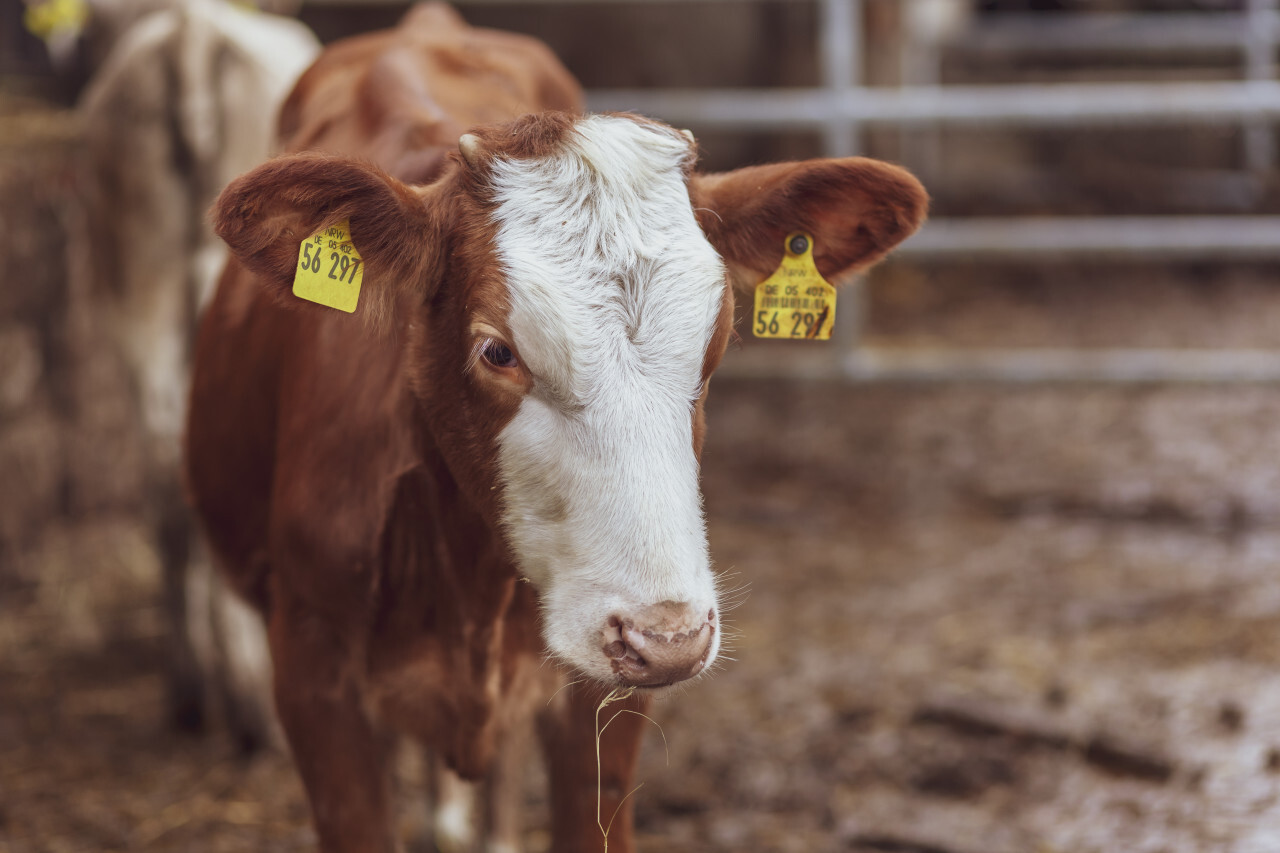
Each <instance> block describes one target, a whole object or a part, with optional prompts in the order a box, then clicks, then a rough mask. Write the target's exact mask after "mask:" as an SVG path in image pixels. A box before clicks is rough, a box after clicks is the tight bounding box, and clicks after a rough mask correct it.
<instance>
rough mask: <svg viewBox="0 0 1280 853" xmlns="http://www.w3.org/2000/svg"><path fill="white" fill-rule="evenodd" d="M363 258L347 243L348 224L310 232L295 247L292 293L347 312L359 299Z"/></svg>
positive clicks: (349, 230) (349, 238)
mask: <svg viewBox="0 0 1280 853" xmlns="http://www.w3.org/2000/svg"><path fill="white" fill-rule="evenodd" d="M362 281H364V260H363V259H362V258H361V257H360V253H359V252H357V251H356V247H355V246H354V245H353V244H352V242H351V223H350V222H349V221H345V220H344V221H342V222H339V223H338V224H337V225H332V226H330V227H328V228H326V229H324V230H323V231H321V232H319V233H317V234H312V235H311V236H310V237H308V238H307V239H305V240H303V241H302V245H301V246H300V247H299V248H298V269H297V272H295V273H294V276H293V295H294V296H298V297H301V298H302V299H306V300H308V301H311V302H319V303H320V304H321V305H328V306H329V307H330V308H337V309H338V310H339V311H346V312H347V313H348V314H350V313H352V312H353V311H355V310H356V303H357V302H358V301H360V283H361V282H362Z"/></svg>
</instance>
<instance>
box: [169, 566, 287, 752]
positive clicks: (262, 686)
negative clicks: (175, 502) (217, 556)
mask: <svg viewBox="0 0 1280 853" xmlns="http://www.w3.org/2000/svg"><path fill="white" fill-rule="evenodd" d="M191 573H192V575H193V576H194V575H203V576H205V577H207V578H208V585H209V593H208V607H209V612H208V618H209V622H210V627H211V629H212V635H213V644H214V647H215V649H216V652H215V653H214V655H213V658H214V661H215V662H214V663H213V664H212V665H211V664H210V663H207V662H206V663H205V664H204V668H205V672H206V674H207V675H208V677H209V678H210V679H211V680H213V681H214V682H216V684H215V686H214V689H215V691H216V692H217V694H218V696H219V699H220V700H221V704H222V712H223V717H224V719H225V721H226V724H227V728H228V729H230V730H231V735H232V737H233V738H235V741H236V743H237V744H238V745H239V746H240V748H241V750H243V751H244V752H245V753H246V754H248V753H253V752H256V751H257V750H258V749H260V748H263V747H270V748H273V749H282V748H283V746H284V739H283V736H282V734H281V732H280V729H279V726H278V725H277V724H276V715H275V710H274V709H273V707H272V702H271V683H272V679H271V653H270V651H269V649H268V647H267V634H266V627H265V626H264V625H263V623H262V616H261V615H260V614H259V613H258V612H257V611H256V610H255V609H254V608H253V607H251V606H250V605H249V604H248V603H246V602H245V601H243V600H241V599H240V598H239V597H238V596H237V595H236V593H235V592H234V591H233V590H232V589H231V587H230V585H228V584H227V582H226V581H225V580H223V578H222V576H221V575H219V574H217V573H216V572H215V571H214V570H213V566H212V564H211V562H210V560H209V559H208V555H207V553H206V550H205V549H203V548H201V549H199V557H198V558H193V560H192V566H191ZM197 648H198V647H197Z"/></svg>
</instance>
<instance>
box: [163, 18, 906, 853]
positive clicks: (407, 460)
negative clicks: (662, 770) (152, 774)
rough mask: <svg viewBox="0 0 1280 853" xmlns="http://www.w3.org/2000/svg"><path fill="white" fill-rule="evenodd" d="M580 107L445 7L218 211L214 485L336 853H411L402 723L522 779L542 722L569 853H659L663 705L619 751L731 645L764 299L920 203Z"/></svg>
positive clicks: (200, 452) (346, 49) (838, 260)
mask: <svg viewBox="0 0 1280 853" xmlns="http://www.w3.org/2000/svg"><path fill="white" fill-rule="evenodd" d="M579 104H580V95H579V91H578V88H577V85H576V84H575V83H574V81H573V80H572V79H571V78H570V77H569V75H568V73H567V72H566V71H565V70H564V69H563V68H561V67H560V65H559V64H558V63H557V62H556V61H555V59H554V58H553V57H552V56H551V55H550V54H549V52H548V51H547V50H546V49H545V48H544V47H543V46H542V45H540V44H539V43H537V42H534V41H531V40H529V39H527V38H523V37H517V36H512V35H508V34H503V33H496V32H491V31H485V30H475V29H471V28H468V27H466V26H465V25H464V24H463V23H462V22H461V20H460V19H458V18H457V17H456V16H455V15H454V14H453V13H452V12H451V11H450V10H448V9H446V8H444V7H439V6H428V7H421V8H419V9H418V10H416V11H415V12H413V13H411V14H410V16H409V17H408V18H407V19H406V20H405V21H404V23H403V24H402V25H401V26H400V27H399V28H398V29H396V30H394V31H390V32H387V33H381V34H375V35H370V36H363V37H358V38H354V39H350V40H347V41H344V42H341V43H338V44H335V45H333V46H332V47H330V48H329V49H328V50H327V51H326V52H325V53H324V54H322V55H321V57H320V59H319V60H318V61H317V63H316V64H315V65H314V66H312V68H311V69H310V70H309V71H308V72H307V73H306V74H304V75H303V77H302V78H301V80H300V81H299V83H298V86H297V88H296V89H295V91H294V93H293V94H292V95H291V96H290V98H289V100H288V102H287V103H286V104H285V106H284V108H283V110H282V117H281V128H282V132H283V135H284V142H285V144H286V148H287V149H288V150H289V151H291V152H296V153H293V154H291V155H290V156H287V157H282V158H279V159H277V160H274V161H271V162H269V163H267V164H265V165H264V166H262V167H261V168H259V169H256V170H254V171H253V172H251V173H250V174H248V175H247V176H244V177H242V178H240V179H238V180H236V181H235V182H233V184H232V185H231V186H230V187H228V189H227V190H226V191H225V192H224V193H223V195H222V197H221V198H220V199H219V201H218V204H217V206H216V220H217V227H218V233H219V234H220V235H221V236H222V237H223V238H224V239H225V240H226V241H227V242H228V244H229V245H230V246H231V248H232V251H233V253H234V255H235V260H234V261H233V262H232V263H231V264H230V265H229V267H228V269H227V272H226V274H225V275H224V277H223V279H222V282H221V285H220V287H219V290H218V293H217V295H216V296H215V299H214V301H213V303H212V304H211V305H210V308H209V310H208V311H207V313H206V315H205V318H204V320H203V322H202V325H201V331H200V336H199V339H198V342H197V359H196V369H195V374H194V377H193V388H192V406H191V411H190V416H189V418H190V419H189V426H188V452H189V455H188V472H189V478H190V484H191V487H192V492H193V495H194V499H195V502H196V505H197V508H198V510H199V512H200V514H201V516H202V517H203V519H204V522H205V525H206V527H207V529H208V532H209V534H210V540H211V543H212V546H213V548H214V550H215V553H216V556H217V558H218V561H219V563H220V564H221V566H222V567H223V568H224V569H225V570H226V571H227V574H228V577H229V578H230V580H231V582H232V583H233V584H234V585H235V586H236V588H237V589H238V590H239V591H240V592H241V593H242V594H243V595H245V596H246V597H247V598H248V599H249V600H250V601H251V602H253V604H254V605H255V606H256V607H257V608H258V609H259V610H260V611H261V612H262V613H263V615H264V616H265V617H266V619H267V622H268V624H269V637H270V643H271V650H272V657H273V660H274V663H275V667H276V673H275V697H276V703H277V708H278V711H279V713H280V716H281V720H282V722H283V724H284V727H285V730H286V733H287V734H288V737H289V740H290V743H291V746H292V748H293V752H294V756H295V759H296V762H297V765H298V768H299V771H300V773H301V775H302V777H303V780H304V782H305V784H306V787H307V791H308V794H309V797H310V799H311V804H312V810H313V816H314V819H315V823H316V826H317V829H318V832H319V835H320V840H321V846H322V848H324V849H326V850H389V849H393V848H394V847H395V842H394V838H393V835H392V833H391V830H390V828H389V817H390V814H389V800H390V792H389V788H388V785H389V782H388V775H387V772H386V761H385V757H384V753H383V750H382V748H381V744H383V743H384V742H385V741H384V739H385V736H386V734H387V733H388V732H392V731H398V732H403V733H407V734H410V735H412V736H414V737H416V738H418V739H420V740H422V741H423V742H425V743H427V744H428V745H430V746H432V747H434V748H435V749H437V750H439V752H440V753H441V754H442V756H443V757H444V759H445V761H446V762H447V763H448V765H449V766H450V767H451V768H453V769H454V770H456V771H457V772H458V773H460V774H461V775H462V776H464V777H465V778H470V779H479V778H483V777H485V776H486V775H487V774H488V775H489V776H490V777H491V779H492V781H494V782H495V783H496V786H497V787H499V788H501V787H502V786H503V785H504V784H506V783H507V782H508V781H509V779H510V776H511V772H512V768H510V767H508V766H506V765H505V762H503V761H501V760H500V759H501V758H502V757H504V756H506V755H507V754H508V752H507V750H506V749H504V747H505V746H508V745H509V743H510V740H509V739H510V733H511V732H513V731H517V730H518V729H519V727H520V724H521V721H522V720H526V719H528V718H529V717H530V716H532V715H533V714H534V713H535V712H538V711H539V709H544V710H542V712H541V714H540V717H541V723H540V729H541V735H542V739H543V743H544V746H545V748H546V754H547V758H548V762H549V766H550V780H551V788H552V811H553V818H552V819H553V847H554V849H556V850H557V851H577V850H598V849H600V848H601V846H602V839H601V829H602V828H603V826H602V824H606V823H610V822H611V821H610V816H611V815H615V814H616V815H617V819H616V822H612V840H613V841H614V849H615V850H629V849H631V817H630V809H629V805H628V804H627V802H626V797H627V795H628V793H629V792H630V790H631V785H630V776H631V768H632V766H633V764H634V761H635V755H636V749H637V745H638V740H639V734H640V731H641V726H642V721H641V720H640V719H639V718H638V717H636V716H628V717H620V718H617V719H616V722H614V723H613V724H612V725H611V727H610V728H609V731H608V733H607V734H606V735H605V736H604V737H603V739H602V741H601V743H600V744H599V745H597V739H596V726H597V721H596V716H597V713H598V707H599V706H600V703H601V701H602V696H603V695H604V693H605V691H607V690H609V689H610V688H613V689H619V690H622V691H623V693H624V695H626V696H629V697H630V698H628V699H626V700H625V704H624V708H625V709H628V710H639V709H642V708H644V707H645V705H646V704H647V698H646V694H645V693H644V689H647V688H656V687H663V686H666V685H669V684H672V683H676V682H679V681H682V680H685V679H687V678H690V677H692V676H694V675H697V674H699V673H700V672H702V671H704V670H705V668H707V667H709V666H711V665H712V664H713V663H714V661H715V658H716V655H717V650H718V647H719V643H720V638H721V634H722V628H721V623H720V615H721V614H720V603H719V596H718V592H717V584H716V580H715V577H714V574H713V572H712V570H711V565H710V560H709V556H708V552H707V542H706V534H705V529H704V523H703V518H702V511H701V496H700V493H699V488H698V462H697V459H698V454H699V453H700V452H701V448H702V441H703V435H704V423H703V416H702V406H703V401H704V400H705V398H706V393H707V389H708V380H709V378H710V375H711V373H712V372H713V371H714V369H715V368H716V366H717V365H718V363H719V361H720V357H721V355H722V354H723V352H724V349H725V346H726V344H727V343H728V340H729V338H730V334H731V331H732V329H731V325H732V317H733V304H734V297H733V290H734V289H735V288H736V289H738V290H740V291H741V292H744V293H749V292H750V291H751V290H752V289H753V288H754V286H755V285H756V284H757V283H758V282H759V281H761V280H763V279H764V278H765V277H766V276H767V275H768V274H769V273H770V272H772V271H773V269H775V268H776V267H777V266H778V263H779V261H780V260H781V258H782V257H783V247H784V243H785V242H786V239H787V236H788V235H789V234H790V233H791V232H794V231H797V230H800V231H805V232H807V233H809V234H811V235H812V237H813V240H814V244H813V245H814V257H815V260H816V263H817V266H818V268H819V269H820V270H821V271H822V272H823V273H824V274H825V275H826V276H827V277H829V278H830V277H835V276H839V275H841V274H844V273H847V272H849V271H851V270H853V269H856V268H860V267H864V266H866V265H868V264H870V263H872V262H874V261H875V260H878V259H879V258H880V257H882V256H883V255H884V254H885V253H886V252H888V251H889V250H890V249H891V248H892V247H893V246H894V245H895V244H897V243H898V242H899V241H900V240H902V239H903V238H905V237H906V236H907V235H909V234H910V233H911V232H912V231H914V230H915V228H916V227H917V226H918V224H919V223H920V221H921V219H922V217H923V215H924V208H925V195H924V192H923V190H922V189H921V187H920V186H919V184H918V183H917V182H916V181H915V180H914V179H913V178H912V177H911V176H910V175H908V174H907V173H906V172H904V171H903V170H901V169H898V168H896V167H892V166H888V165H885V164H882V163H877V162H874V161H870V160H865V159H856V158H854V159H846V160H826V161H809V162H804V163H791V164H781V165H776V166H763V167H756V168H751V169H744V170H740V171H738V172H733V173H727V174H719V175H697V174H695V173H694V172H693V165H694V160H695V159H696V151H695V149H694V146H693V143H692V139H691V138H690V137H689V136H687V135H685V134H681V133H680V132H678V131H675V130H672V129H671V128H669V127H666V126H664V125H661V124H658V123H655V122H651V121H647V120H644V119H640V118H636V117H631V116H583V115H581V113H580V111H579V109H578V107H579ZM477 125H479V127H476V126H477ZM466 128H473V129H472V130H471V132H468V133H466V134H463V135H461V136H460V134H461V133H462V131H463V130H464V129H466ZM353 155H354V156H353ZM343 223H349V228H350V236H349V237H347V235H346V232H345V230H342V231H332V232H330V231H328V229H330V228H334V227H335V226H339V225H342V228H344V229H345V227H347V226H346V225H343ZM326 232H327V236H325V235H326ZM314 235H322V236H321V238H320V241H319V245H321V246H322V247H323V250H322V253H321V258H322V261H323V263H324V264H325V265H326V266H325V267H324V268H325V269H329V271H330V277H331V278H332V277H334V276H333V273H334V272H335V271H337V270H338V269H339V267H337V266H336V263H337V261H338V260H340V259H341V258H342V252H343V251H344V249H346V248H347V247H354V250H355V252H356V253H358V256H359V258H360V259H361V262H362V264H363V266H364V272H363V284H362V285H361V287H360V291H359V307H358V309H357V312H356V313H357V315H358V316H356V317H354V318H353V317H349V316H347V315H346V314H344V313H341V312H338V311H334V310H332V309H329V308H320V307H317V306H314V305H310V304H306V303H302V302H300V301H299V300H298V299H297V298H296V297H295V296H294V295H292V294H291V289H292V288H293V287H294V284H293V283H294V278H295V273H296V272H297V270H298V268H299V260H300V247H301V245H302V244H305V245H306V248H307V249H311V248H313V247H314V246H316V245H317V243H316V242H315V239H314ZM326 240H330V241H332V242H331V243H330V242H326ZM306 254H307V258H306V260H308V261H310V260H311V252H310V251H308V252H307V253H306ZM331 261H332V262H333V263H334V264H335V266H333V267H332V268H329V267H328V266H327V265H328V264H329V263H330V262H331ZM522 580H523V581H528V583H521V582H520V581H522ZM548 654H549V656H550V658H551V660H552V661H554V666H546V665H544V656H546V655H548ZM562 673H563V675H562ZM566 676H567V677H569V678H571V679H573V680H575V682H584V683H575V684H574V685H571V686H569V687H567V688H565V689H563V690H560V689H559V688H560V687H562V686H563V680H564V678H565V677H566ZM636 689H639V690H641V693H638V694H636V695H634V696H631V693H632V691H633V690H636ZM553 697H554V698H553ZM549 700H551V701H550V704H548V702H549ZM502 840H503V841H504V842H507V843H513V842H508V841H507V839H506V838H503V839H502Z"/></svg>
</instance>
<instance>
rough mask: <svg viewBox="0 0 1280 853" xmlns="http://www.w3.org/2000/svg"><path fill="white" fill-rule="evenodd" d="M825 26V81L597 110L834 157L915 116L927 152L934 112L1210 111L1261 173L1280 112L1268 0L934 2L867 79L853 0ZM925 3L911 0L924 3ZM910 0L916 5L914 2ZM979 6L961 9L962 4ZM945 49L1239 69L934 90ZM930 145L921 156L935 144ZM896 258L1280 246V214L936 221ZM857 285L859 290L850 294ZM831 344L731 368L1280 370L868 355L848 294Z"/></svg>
mask: <svg viewBox="0 0 1280 853" xmlns="http://www.w3.org/2000/svg"><path fill="white" fill-rule="evenodd" d="M819 2H820V5H821V9H822V22H823V27H822V29H821V32H820V37H819V39H818V47H819V49H820V50H821V53H822V57H823V63H822V67H823V72H824V79H823V81H822V86H821V87H816V88H808V89H786V90H779V89H768V90H708V89H704V90H596V91H593V92H590V93H589V96H588V104H589V106H590V108H591V109H594V110H634V111H636V112H640V113H644V114H647V115H653V116H656V117H659V118H661V119H663V120H665V121H668V122H671V123H674V124H696V125H697V126H699V127H729V128H742V129H756V130H759V129H779V128H789V129H821V130H824V131H825V138H826V141H827V149H828V150H827V153H828V154H829V155H832V156H842V155H846V154H851V153H854V151H856V150H857V148H858V136H859V133H860V129H861V128H863V127H865V126H891V127H915V128H918V129H920V130H923V131H925V135H924V136H922V137H921V138H918V139H917V140H915V151H916V153H917V154H919V153H920V152H921V151H923V152H925V157H924V159H925V161H926V162H924V163H923V164H915V163H913V165H916V166H917V167H918V168H919V167H921V165H922V171H923V172H924V173H925V174H926V183H927V174H928V172H929V171H930V168H931V163H929V162H928V161H929V160H930V159H932V160H934V161H936V147H937V141H936V137H933V138H931V137H930V136H929V135H928V132H929V131H932V130H933V129H935V128H937V127H938V126H939V125H942V124H950V125H964V126H971V127H1054V126H1064V127H1072V128H1074V127H1081V126H1086V125H1094V126H1117V125H1128V126H1135V125H1148V126H1150V125H1161V124H1184V125H1185V124H1196V123H1218V124H1223V123H1227V124H1237V125H1239V126H1241V127H1242V128H1243V130H1244V133H1243V155H1244V161H1245V164H1246V167H1247V170H1248V172H1250V173H1251V174H1252V176H1254V177H1264V176H1265V175H1266V173H1267V172H1268V171H1269V170H1270V169H1271V168H1272V167H1273V165H1274V148H1275V138H1274V134H1273V129H1272V121H1273V120H1274V119H1276V118H1277V117H1280V82H1277V81H1276V80H1275V79H1274V78H1275V51H1276V47H1277V39H1278V38H1280V12H1278V11H1277V0H1246V3H1245V11H1244V12H1224V11H1218V12H1205V13H1200V14H1194V15H1191V14H1174V13H1137V14H1128V15H1119V14H1054V15H1032V14H1023V15H1008V14H1006V15H981V16H979V15H973V14H965V11H966V10H965V8H964V7H966V6H971V5H972V4H967V3H965V2H964V0H955V1H954V2H937V3H930V4H927V5H928V6H929V7H930V9H931V10H932V11H933V12H934V13H936V14H934V17H935V18H937V19H938V20H945V22H946V23H947V26H937V27H934V26H932V24H931V23H930V19H929V18H928V17H927V16H921V15H905V16H904V17H903V35H902V38H903V42H904V44H903V50H902V54H901V82H902V83H903V84H904V85H901V86H899V87H897V88H872V87H868V86H863V85H860V80H859V66H860V62H861V57H862V55H863V51H864V48H865V44H864V34H863V28H862V25H861V23H862V21H863V19H864V9H863V5H864V4H863V0H819ZM925 5H926V4H919V8H923V7H924V6H925ZM917 8H918V7H917V5H916V4H913V6H912V7H911V9H912V10H916V9H917ZM967 11H968V12H970V13H971V12H972V9H968V10H967ZM944 46H956V47H957V49H959V50H963V51H968V52H970V53H977V52H981V51H984V50H985V51H990V52H1000V51H1003V52H1006V53H1011V52H1018V51H1065V52H1088V51H1099V50H1102V51H1105V50H1120V51H1124V52H1126V53H1129V54H1141V53H1143V52H1164V53H1168V52H1170V51H1184V52H1186V51H1190V52H1195V51H1205V50H1219V51H1220V50H1235V51H1238V53H1239V60H1240V76H1241V79H1239V80H1235V81H1221V80H1213V81H1180V82H1173V83H1157V82H1143V83H1131V82H1130V83H1090V84H1080V83H1061V84H1023V85H998V86H997V85H989V86H943V85H939V84H940V81H941V73H940V61H939V51H940V50H941V49H942V48H943V47H944ZM930 151H933V152H934V154H933V156H932V157H929V156H928V155H929V152H930ZM903 248H904V252H903V254H904V255H905V256H911V255H913V254H914V255H916V256H918V257H919V256H940V255H948V254H950V255H963V256H966V257H970V256H988V257H996V258H1000V257H1016V256H1027V255H1030V256H1039V257H1044V258H1052V257H1065V256H1068V255H1073V254H1075V255H1078V254H1082V253H1090V254H1092V255H1113V256H1133V257H1138V256H1143V255H1157V256H1160V257H1162V258H1169V257H1176V258H1193V257H1194V258H1222V257H1232V258H1235V257H1242V256H1248V257H1272V256H1276V255H1280V217H1268V216H1260V217H1238V216H1231V217H1228V216H1209V217H1195V218H1183V217H1138V218H1123V219H1118V218H1112V217H1094V218H1085V217H1081V218H1075V219H1063V218H1042V219H1026V218H1012V219H983V220H962V219H954V220H946V219H943V220H935V221H933V222H931V223H930V224H929V225H927V226H926V228H925V229H924V230H922V231H921V233H920V234H918V235H917V236H916V238H915V239H914V240H912V241H910V242H909V243H908V244H906V245H905V246H904V247H903ZM851 296H852V294H851ZM844 302H845V305H842V308H844V315H843V318H840V317H838V318H837V322H838V323H839V324H840V327H839V331H838V335H837V338H838V339H839V340H840V341H841V342H842V344H843V348H842V349H840V348H834V351H832V352H830V353H829V354H825V355H819V354H817V353H804V354H801V355H799V356H797V357H794V358H790V359H787V360H785V361H784V362H782V363H779V362H778V360H777V359H776V358H767V357H765V356H764V355H763V354H761V353H759V352H750V351H748V352H745V353H742V354H741V355H740V357H737V358H734V359H731V360H730V362H729V363H728V364H727V365H726V367H727V368H728V370H729V371H733V370H737V371H740V372H741V373H743V374H749V375H759V374H762V373H763V374H770V375H783V374H785V375H793V376H794V375H836V376H843V377H846V378H848V379H851V380H855V381H883V380H889V381H898V380H903V379H906V380H961V379H969V380H972V379H981V380H993V381H1117V382H1150V381H1197V382H1198V381H1227V382H1232V381H1245V382H1257V381H1275V380H1276V379H1280V353H1270V352H1265V351H1264V352H1243V351H1236V352H1214V351H1195V350H1151V349H1137V350H1135V349H1112V350H1105V351H1096V350H1095V351H1092V352H1082V351H1073V350H1054V351H1049V350H1040V351H1036V350H1032V351H1028V350H999V349H997V350H988V351H978V352H975V351H972V350H969V351H956V350H938V351H934V352H920V351H906V350H903V351H894V350H886V349H884V348H880V349H871V348H869V347H866V346H865V345H862V344H861V343H860V341H859V331H860V326H861V324H862V321H863V319H864V316H863V315H864V313H865V311H866V308H865V306H864V305H861V304H859V301H858V299H856V298H849V299H846V300H844Z"/></svg>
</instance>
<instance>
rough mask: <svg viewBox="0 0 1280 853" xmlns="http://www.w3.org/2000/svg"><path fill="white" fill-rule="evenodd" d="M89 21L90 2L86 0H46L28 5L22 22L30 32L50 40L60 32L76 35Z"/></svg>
mask: <svg viewBox="0 0 1280 853" xmlns="http://www.w3.org/2000/svg"><path fill="white" fill-rule="evenodd" d="M88 21H89V4H88V3H86V2H85V0H44V2H41V3H32V4H31V5H29V6H27V9H26V11H25V12H24V13H23V15H22V22H23V24H25V25H26V28H27V30H28V32H30V33H31V34H32V35H34V36H36V37H37V38H40V39H44V40H45V41H49V40H50V39H51V38H53V36H54V35H55V34H57V33H60V32H65V33H69V34H71V35H76V34H78V33H80V32H82V31H83V30H84V27H85V24H87V23H88Z"/></svg>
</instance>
